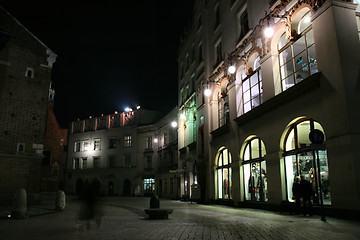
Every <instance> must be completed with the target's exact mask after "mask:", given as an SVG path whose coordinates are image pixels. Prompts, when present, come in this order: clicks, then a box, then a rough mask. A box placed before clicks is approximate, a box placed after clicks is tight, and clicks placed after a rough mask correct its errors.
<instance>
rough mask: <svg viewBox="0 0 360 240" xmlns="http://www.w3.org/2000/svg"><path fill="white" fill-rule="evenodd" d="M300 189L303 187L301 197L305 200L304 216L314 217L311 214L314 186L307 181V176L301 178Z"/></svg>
mask: <svg viewBox="0 0 360 240" xmlns="http://www.w3.org/2000/svg"><path fill="white" fill-rule="evenodd" d="M300 187H301V195H302V198H303V210H304V216H306V215H309V216H311V215H312V212H311V207H312V203H311V197H312V196H313V190H312V186H311V183H310V182H309V181H308V180H306V179H305V176H302V177H301V181H300Z"/></svg>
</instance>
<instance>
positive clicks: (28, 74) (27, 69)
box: [25, 67, 34, 78]
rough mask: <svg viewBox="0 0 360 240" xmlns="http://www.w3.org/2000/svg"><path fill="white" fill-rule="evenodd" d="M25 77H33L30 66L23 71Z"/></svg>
mask: <svg viewBox="0 0 360 240" xmlns="http://www.w3.org/2000/svg"><path fill="white" fill-rule="evenodd" d="M25 77H28V78H34V69H33V68H31V67H27V68H26V71H25Z"/></svg>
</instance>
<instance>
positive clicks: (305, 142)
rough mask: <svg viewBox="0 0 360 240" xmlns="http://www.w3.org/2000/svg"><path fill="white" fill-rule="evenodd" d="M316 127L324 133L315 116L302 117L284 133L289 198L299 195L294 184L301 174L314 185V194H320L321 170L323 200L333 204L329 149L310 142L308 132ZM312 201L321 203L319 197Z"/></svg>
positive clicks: (292, 198) (325, 202)
mask: <svg viewBox="0 0 360 240" xmlns="http://www.w3.org/2000/svg"><path fill="white" fill-rule="evenodd" d="M314 129H317V130H320V131H321V132H322V133H324V129H323V128H322V126H321V125H320V124H319V123H317V122H315V121H314V120H313V119H307V118H303V119H300V120H298V121H296V122H295V123H293V124H291V125H289V126H288V128H287V130H286V131H285V132H284V134H285V139H284V142H283V143H282V144H283V149H284V167H285V181H286V190H287V199H288V201H290V202H293V201H294V199H295V198H296V192H295V193H294V192H293V190H294V189H295V188H293V186H294V183H295V184H296V181H298V179H299V177H301V179H302V180H306V181H309V182H310V183H311V185H312V186H313V192H314V193H315V196H320V188H319V189H318V188H317V187H316V185H317V183H318V182H319V180H318V179H317V178H318V173H320V181H321V194H322V197H323V203H324V204H326V205H330V204H331V197H330V185H329V167H328V160H327V151H326V149H325V146H322V145H321V144H320V145H311V142H310V139H309V134H310V132H311V131H312V130H314ZM324 135H325V134H324ZM311 146H313V147H311ZM316 158H318V159H319V163H320V164H319V165H318V164H317V163H315V161H316ZM319 168H320V169H319ZM313 204H315V205H318V204H319V198H313Z"/></svg>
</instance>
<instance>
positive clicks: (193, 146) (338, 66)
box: [178, 0, 360, 211]
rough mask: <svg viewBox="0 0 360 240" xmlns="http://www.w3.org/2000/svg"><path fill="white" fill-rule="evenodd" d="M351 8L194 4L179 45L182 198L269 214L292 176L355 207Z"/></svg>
mask: <svg viewBox="0 0 360 240" xmlns="http://www.w3.org/2000/svg"><path fill="white" fill-rule="evenodd" d="M358 4H359V2H358V1H340V0H328V1H325V0H324V1H312V0H304V1H296V0H293V1H290V0H285V1H280V0H278V1H268V0H257V1H253V0H251V1H250V0H249V1H246V0H221V1H217V0H197V1H195V6H194V10H193V18H192V24H191V25H190V26H189V30H188V31H187V32H188V33H187V35H186V37H185V40H184V42H183V44H182V46H181V47H180V51H179V57H178V64H179V130H178V133H179V136H178V139H179V143H178V145H179V162H180V163H179V165H180V166H181V167H182V168H183V169H184V174H185V181H186V182H187V184H186V185H184V186H185V188H182V189H181V191H182V193H184V194H190V195H191V194H192V192H191V186H192V185H194V184H199V185H200V189H201V200H202V201H205V202H218V203H222V204H228V205H233V206H252V207H264V208H272V207H276V206H279V205H280V203H281V202H284V201H285V202H293V201H294V200H293V192H292V185H293V183H294V181H295V179H296V178H297V177H302V178H303V179H306V180H308V181H310V182H311V184H312V190H313V192H314V197H313V203H314V205H315V206H320V205H323V206H325V208H326V209H333V210H334V209H340V210H342V211H344V210H357V211H359V210H360V162H359V156H360V150H359V149H360V148H359V145H360V128H359V124H358V122H359V121H360V114H359V111H358V109H359V104H360V94H359V93H360V91H359V90H360V88H359V87H360V84H359V81H360V79H359V74H360V71H359V66H360V54H359V53H360V43H359V32H360V30H359V29H360V28H359V25H360V20H359V16H360V13H359V5H358Z"/></svg>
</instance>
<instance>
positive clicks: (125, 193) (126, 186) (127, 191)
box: [123, 179, 131, 196]
mask: <svg viewBox="0 0 360 240" xmlns="http://www.w3.org/2000/svg"><path fill="white" fill-rule="evenodd" d="M123 196H131V182H130V180H129V179H125V180H124V185H123Z"/></svg>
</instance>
